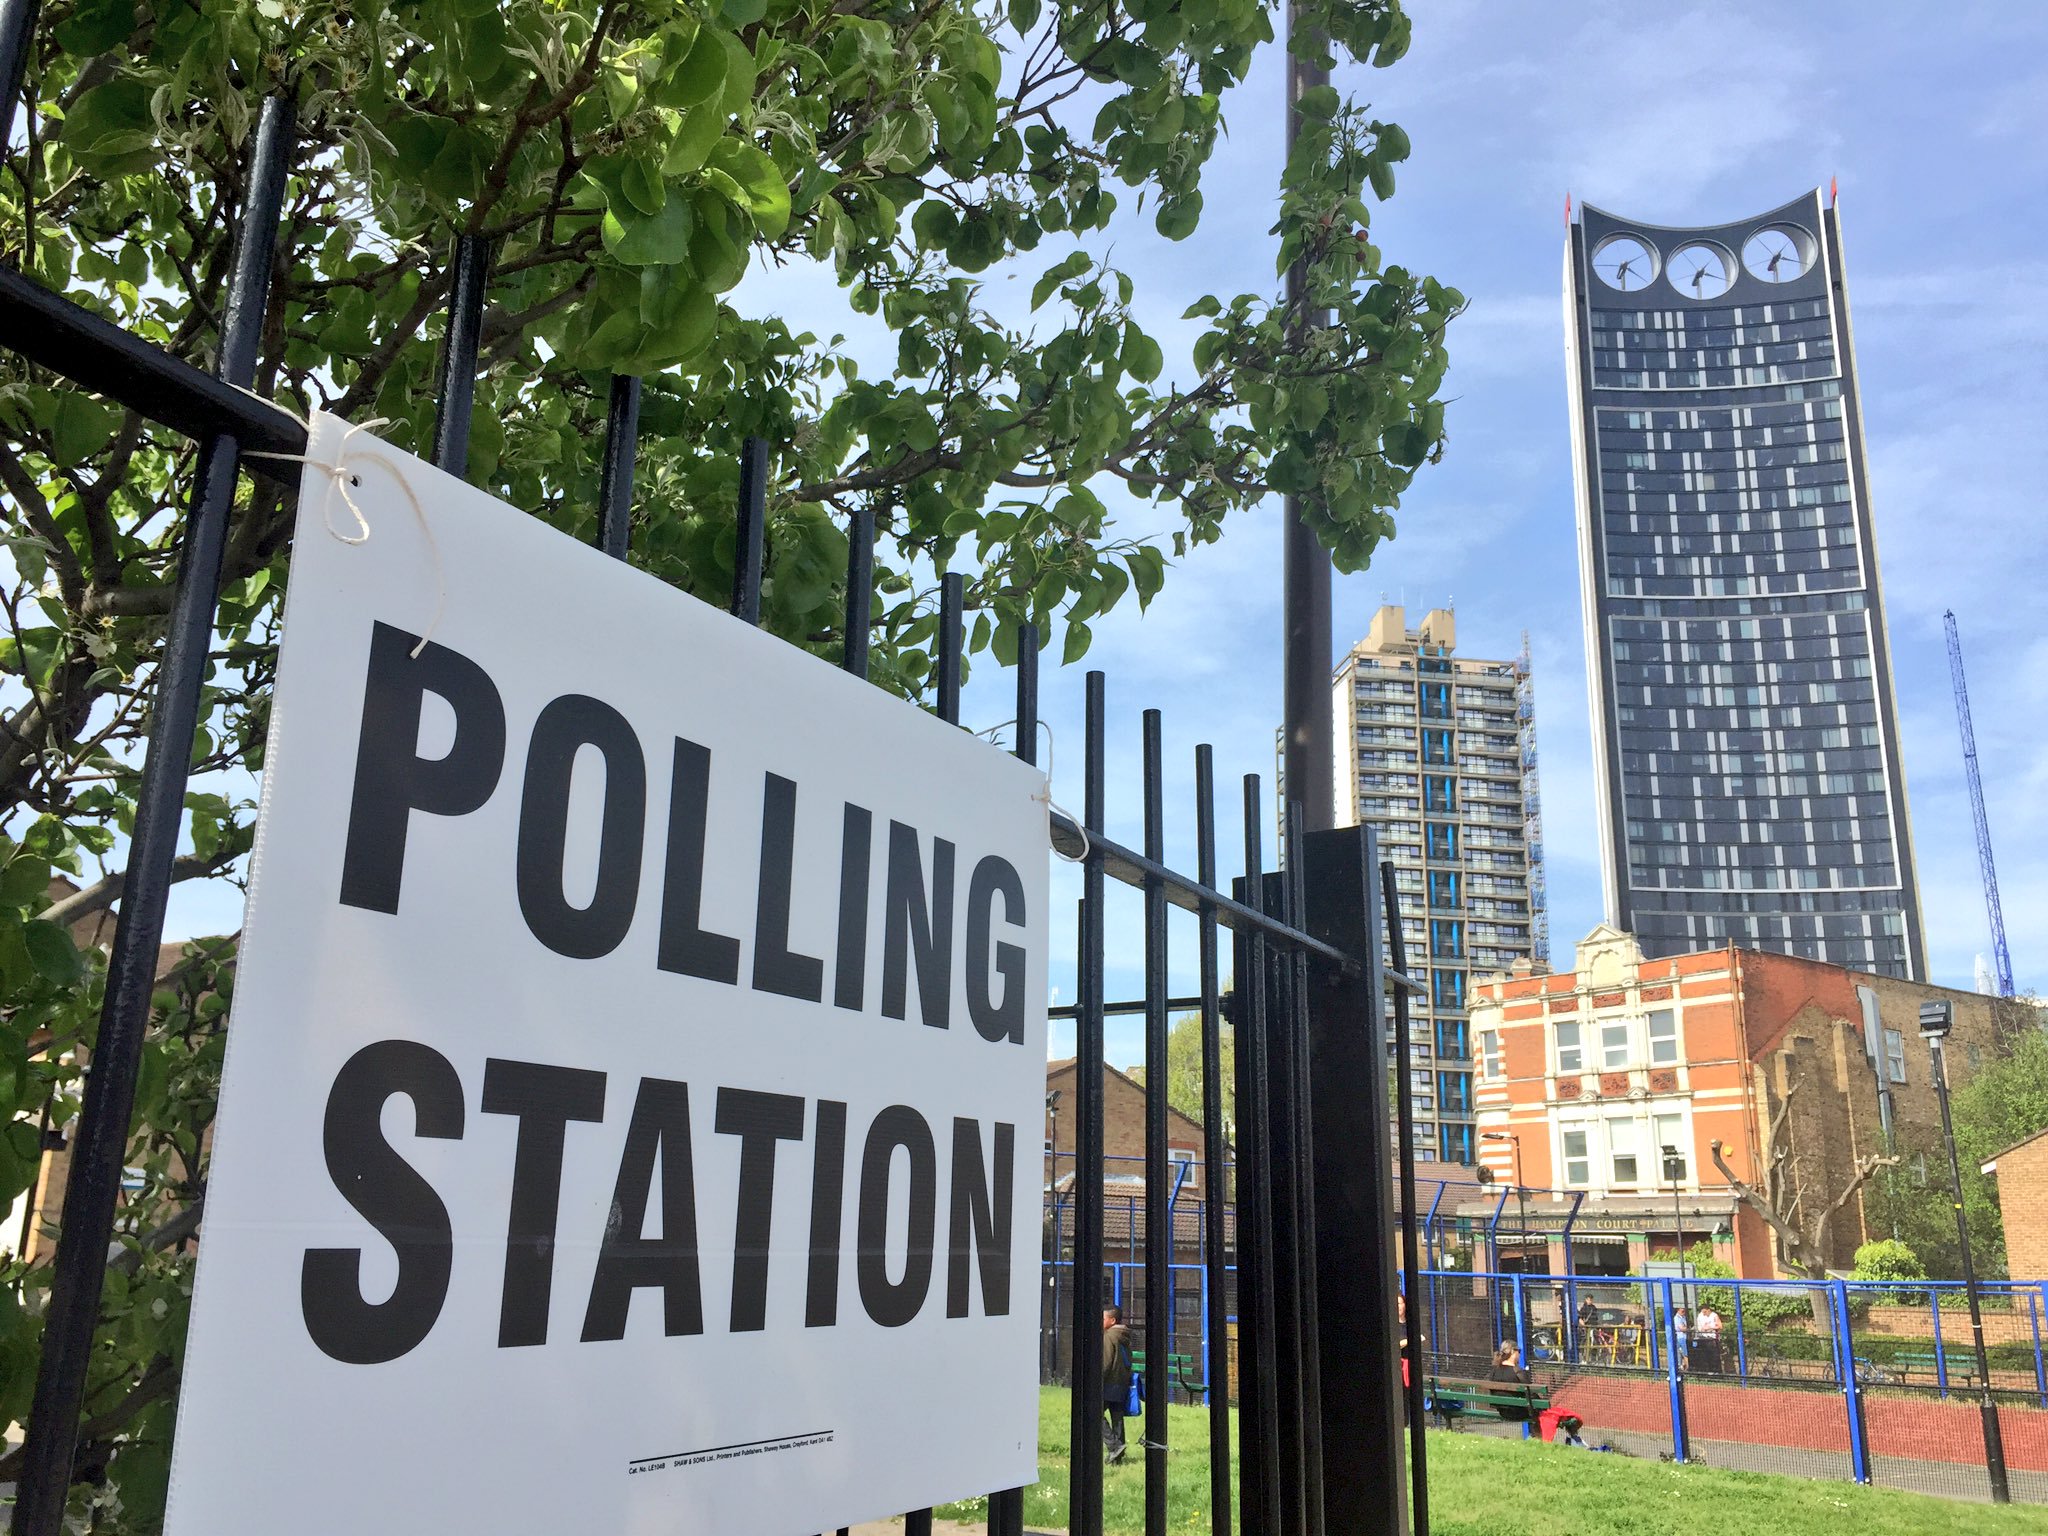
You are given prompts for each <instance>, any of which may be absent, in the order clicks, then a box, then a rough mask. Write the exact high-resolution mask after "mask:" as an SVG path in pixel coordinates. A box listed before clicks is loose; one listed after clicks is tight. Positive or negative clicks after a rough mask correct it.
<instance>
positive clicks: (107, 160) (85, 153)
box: [59, 74, 156, 174]
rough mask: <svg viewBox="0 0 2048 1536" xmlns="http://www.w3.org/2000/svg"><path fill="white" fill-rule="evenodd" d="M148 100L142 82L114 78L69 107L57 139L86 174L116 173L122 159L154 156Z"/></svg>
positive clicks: (152, 119)
mask: <svg viewBox="0 0 2048 1536" xmlns="http://www.w3.org/2000/svg"><path fill="white" fill-rule="evenodd" d="M149 99H150V89H149V85H148V83H147V82H146V81H144V80H143V79H141V78H140V77H139V76H136V75H125V74H124V75H116V76H114V78H113V79H111V80H108V81H106V82H104V83H103V84H100V85H96V86H94V87H93V88H92V89H91V90H89V91H87V92H86V93H85V94H84V95H83V96H81V97H79V98H78V100H77V101H76V102H74V103H73V104H72V106H71V110H70V112H69V113H68V114H66V116H65V119H64V128H63V132H62V133H61V134H60V135H59V138H60V140H61V142H62V143H63V145H64V147H65V148H66V149H68V150H70V151H71V153H72V154H73V155H74V156H75V157H76V158H77V160H78V162H79V164H81V165H83V166H85V167H86V168H87V169H88V170H91V171H94V172H97V173H100V174H115V173H118V172H119V171H120V169H121V168H122V162H123V161H124V160H125V158H126V157H128V156H131V155H139V154H154V152H155V149H156V118H155V116H154V115H153V114H152V113H151V111H150V105H149Z"/></svg>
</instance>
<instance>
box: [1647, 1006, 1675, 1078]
mask: <svg viewBox="0 0 2048 1536" xmlns="http://www.w3.org/2000/svg"><path fill="white" fill-rule="evenodd" d="M1677 1061H1678V1015H1677V1014H1675V1013H1673V1012H1672V1011H1671V1010H1670V1009H1669V1008H1659V1009H1658V1010H1657V1011H1656V1012H1655V1013H1653V1014H1651V1015H1650V1062H1651V1065H1653V1066H1659V1067H1668V1066H1674V1065H1676V1064H1677Z"/></svg>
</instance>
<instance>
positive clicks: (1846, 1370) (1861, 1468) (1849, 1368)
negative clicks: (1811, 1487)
mask: <svg viewBox="0 0 2048 1536" xmlns="http://www.w3.org/2000/svg"><path fill="white" fill-rule="evenodd" d="M1828 1309H1829V1311H1830V1312H1831V1313H1832V1314H1833V1316H1834V1324H1835V1328H1834V1333H1835V1339H1836V1347H1837V1348H1838V1350H1839V1351H1840V1353H1841V1356H1842V1402H1843V1404H1844V1406H1845V1407H1846V1408H1847V1410H1848V1414H1849V1471H1850V1473H1851V1475H1852V1476H1854V1478H1855V1479H1856V1481H1857V1482H1859V1483H1867V1482H1869V1481H1870V1437H1869V1429H1868V1426H1866V1425H1865V1423H1864V1422H1863V1383H1862V1382H1861V1381H1860V1380H1858V1379H1857V1376H1856V1335H1855V1333H1854V1332H1853V1331H1852V1323H1851V1320H1850V1317H1849V1287H1848V1286H1847V1285H1845V1284H1843V1282H1841V1281H1840V1280H1830V1281H1829V1282H1828Z"/></svg>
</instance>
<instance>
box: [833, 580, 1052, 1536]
mask: <svg viewBox="0 0 2048 1536" xmlns="http://www.w3.org/2000/svg"><path fill="white" fill-rule="evenodd" d="M851 612H852V600H851V598H850V597H849V599H848V613H849V614H851ZM861 612H862V615H863V617H865V615H866V612H867V610H866V608H865V606H863V608H862V610H861ZM1016 755H1017V758H1018V759H1019V760H1020V761H1022V762H1026V763H1030V764H1032V765H1033V766H1034V767H1035V766H1036V765H1037V763H1038V626H1037V625H1036V624H1026V625H1024V626H1022V629H1021V631H1020V633H1019V634H1018V636H1017V746H1016ZM1052 1256H1053V1257H1054V1258H1055V1259H1057V1258H1058V1257H1059V1244H1058V1241H1057V1239H1055V1241H1054V1244H1053V1255H1052ZM1033 1305H1037V1303H1036V1302H1034V1303H1033ZM988 1536H1024V1490H1023V1489H1022V1488H1004V1489H1001V1490H1000V1491H998V1492H996V1493H992V1494H990V1495H989V1496H988Z"/></svg>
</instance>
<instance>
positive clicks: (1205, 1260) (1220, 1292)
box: [1195, 743, 1231, 1536]
mask: <svg viewBox="0 0 2048 1536" xmlns="http://www.w3.org/2000/svg"><path fill="white" fill-rule="evenodd" d="M1195 870H1196V874H1195V878H1196V880H1197V881H1199V882H1200V883H1201V885H1202V886H1203V887H1204V888H1205V889H1208V890H1214V889H1215V888H1216V761H1215V753H1214V752H1213V751H1212V750H1211V749H1210V747H1209V746H1208V744H1207V743H1204V744H1203V745H1201V746H1199V747H1197V748H1195ZM1200 917H1201V939H1200V942H1201V951H1200V963H1201V977H1202V1222H1203V1227H1204V1239H1205V1241H1204V1242H1203V1245H1202V1247H1203V1252H1202V1264H1203V1270H1202V1283H1203V1285H1204V1286H1205V1287H1206V1288H1207V1294H1208V1298H1209V1303H1208V1309H1207V1316H1208V1337H1207V1338H1206V1339H1205V1340H1204V1343H1206V1344H1207V1346H1208V1362H1207V1371H1206V1374H1207V1376H1208V1379H1209V1530H1210V1532H1211V1536H1230V1530H1231V1520H1230V1324H1229V1316H1230V1308H1229V1306H1228V1305H1227V1297H1226V1295H1225V1290H1224V1284H1225V1281H1224V1261H1225V1258H1226V1254H1225V1244H1226V1243H1227V1242H1228V1241H1229V1231H1228V1228H1227V1226H1226V1221H1227V1218H1228V1214H1229V1207H1228V1205H1227V1203H1226V1202H1227V1201H1228V1199H1229V1195H1230V1188H1229V1185H1228V1184H1227V1183H1226V1182H1225V1180H1226V1173H1225V1167H1226V1160H1227V1157H1228V1142H1227V1139H1226V1138H1227V1134H1228V1132H1227V1128H1226V1127H1225V1125H1224V1117H1223V1015H1222V1009H1221V1006H1220V1002H1219V998H1218V995H1217V974H1218V971H1219V970H1220V969H1221V967H1220V963H1219V960H1220V957H1219V956H1218V954H1217V937H1218V935H1217V931H1216V928H1217V924H1216V904H1215V903H1214V902H1213V901H1204V902H1203V903H1202V904H1201V913H1200Z"/></svg>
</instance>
